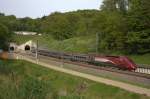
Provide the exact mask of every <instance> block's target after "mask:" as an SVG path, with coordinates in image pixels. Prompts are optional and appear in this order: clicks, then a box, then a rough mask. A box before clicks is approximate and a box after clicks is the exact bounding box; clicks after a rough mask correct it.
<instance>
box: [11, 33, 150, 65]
mask: <svg viewBox="0 0 150 99" xmlns="http://www.w3.org/2000/svg"><path fill="white" fill-rule="evenodd" d="M95 38H96V37H95V35H92V36H82V37H74V38H71V39H66V40H62V41H58V40H55V39H53V38H52V37H51V36H50V35H42V36H21V35H14V36H13V40H14V41H15V42H16V43H18V44H22V43H25V42H27V41H28V40H33V41H35V42H36V40H38V41H39V45H40V46H42V47H43V48H47V49H49V50H53V51H64V52H74V53H95V52H96V40H95ZM99 53H101V54H107V55H123V54H121V53H120V52H119V51H117V50H116V51H115V52H110V51H107V52H104V51H100V52H99ZM126 56H129V57H130V58H132V59H133V60H134V61H135V62H136V63H138V64H150V61H149V59H150V54H144V55H126Z"/></svg>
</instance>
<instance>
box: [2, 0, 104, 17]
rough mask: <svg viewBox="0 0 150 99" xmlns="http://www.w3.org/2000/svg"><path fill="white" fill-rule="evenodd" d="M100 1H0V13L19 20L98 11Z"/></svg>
mask: <svg viewBox="0 0 150 99" xmlns="http://www.w3.org/2000/svg"><path fill="white" fill-rule="evenodd" d="M101 4H102V0H0V12H1V13H5V14H6V15H15V16H17V17H19V18H22V17H31V18H37V17H42V16H44V15H49V14H50V13H52V12H56V11H58V12H69V11H76V10H79V9H80V10H83V9H99V8H100V5H101Z"/></svg>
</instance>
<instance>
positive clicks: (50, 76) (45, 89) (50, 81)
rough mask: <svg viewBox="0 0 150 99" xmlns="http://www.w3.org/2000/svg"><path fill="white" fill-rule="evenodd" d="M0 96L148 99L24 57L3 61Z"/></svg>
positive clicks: (5, 98)
mask: <svg viewBox="0 0 150 99" xmlns="http://www.w3.org/2000/svg"><path fill="white" fill-rule="evenodd" d="M0 99H149V97H146V96H144V95H138V94H134V93H132V92H127V91H125V90H122V89H119V88H116V87H112V86H108V85H104V84H101V83H96V82H93V81H89V80H86V79H82V78H79V77H75V76H71V75H68V74H65V73H61V72H56V71H53V70H50V69H47V68H44V67H41V66H38V65H36V64H32V63H29V62H25V61H0Z"/></svg>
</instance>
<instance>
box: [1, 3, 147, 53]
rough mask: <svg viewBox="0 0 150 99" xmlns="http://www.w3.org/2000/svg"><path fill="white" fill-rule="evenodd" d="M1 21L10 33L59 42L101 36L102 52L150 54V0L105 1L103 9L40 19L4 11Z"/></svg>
mask: <svg viewBox="0 0 150 99" xmlns="http://www.w3.org/2000/svg"><path fill="white" fill-rule="evenodd" d="M0 23H1V24H3V25H5V26H6V27H7V28H8V30H9V31H10V32H11V31H34V32H38V33H42V34H43V35H49V36H48V37H50V38H49V39H51V37H52V38H53V39H55V40H57V41H63V40H67V39H72V38H76V37H77V38H78V37H84V36H86V37H87V36H88V37H89V39H93V38H92V37H93V36H95V35H98V37H99V41H98V44H97V45H98V46H97V48H98V49H99V52H114V51H120V53H123V54H145V53H150V25H149V24H150V2H149V1H148V0H103V4H102V6H101V7H100V10H78V11H73V12H66V13H60V12H54V13H52V14H50V15H48V16H43V17H42V18H37V19H32V18H29V17H25V18H16V17H15V16H13V15H9V16H6V15H5V14H3V13H0ZM1 27H2V26H1ZM3 27H4V26H3ZM94 39H95V38H94ZM95 41H96V40H95ZM70 45H71V44H70ZM94 47H96V46H94ZM93 49H95V48H93Z"/></svg>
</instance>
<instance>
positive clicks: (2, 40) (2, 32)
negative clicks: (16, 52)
mask: <svg viewBox="0 0 150 99" xmlns="http://www.w3.org/2000/svg"><path fill="white" fill-rule="evenodd" d="M9 39H10V33H9V31H8V28H7V27H6V26H4V25H3V24H0V49H4V50H6V49H7V46H8V41H9Z"/></svg>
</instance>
